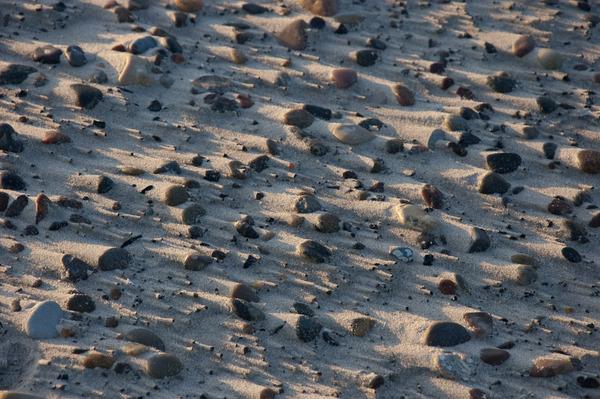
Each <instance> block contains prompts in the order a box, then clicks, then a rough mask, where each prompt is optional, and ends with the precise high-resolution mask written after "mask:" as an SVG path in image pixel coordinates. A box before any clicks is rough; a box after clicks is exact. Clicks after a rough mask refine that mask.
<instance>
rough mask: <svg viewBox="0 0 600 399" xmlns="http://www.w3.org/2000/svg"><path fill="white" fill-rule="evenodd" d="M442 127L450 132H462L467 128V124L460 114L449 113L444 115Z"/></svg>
mask: <svg viewBox="0 0 600 399" xmlns="http://www.w3.org/2000/svg"><path fill="white" fill-rule="evenodd" d="M444 127H445V128H446V129H448V130H450V131H451V132H462V131H465V130H467V129H468V128H469V124H468V122H467V120H466V119H465V118H463V117H462V116H460V115H457V114H449V115H446V116H445V117H444Z"/></svg>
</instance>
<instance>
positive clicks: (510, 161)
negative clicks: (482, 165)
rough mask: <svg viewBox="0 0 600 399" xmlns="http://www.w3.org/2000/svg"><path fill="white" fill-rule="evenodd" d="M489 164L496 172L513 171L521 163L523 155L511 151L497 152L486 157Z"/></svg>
mask: <svg viewBox="0 0 600 399" xmlns="http://www.w3.org/2000/svg"><path fill="white" fill-rule="evenodd" d="M486 161H487V165H488V167H489V168H490V170H492V171H493V172H496V173H501V174H503V173H511V172H514V171H515V170H517V169H518V168H519V166H520V165H521V156H519V154H515V153H511V152H496V153H493V154H489V155H488V156H487V157H486Z"/></svg>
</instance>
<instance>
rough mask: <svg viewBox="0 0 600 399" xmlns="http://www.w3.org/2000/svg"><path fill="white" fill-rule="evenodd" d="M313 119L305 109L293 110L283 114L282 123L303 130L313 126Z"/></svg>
mask: <svg viewBox="0 0 600 399" xmlns="http://www.w3.org/2000/svg"><path fill="white" fill-rule="evenodd" d="M314 121H315V117H314V116H313V115H312V114H311V113H310V112H308V111H306V110H305V109H293V110H290V111H288V112H286V113H285V115H284V116H283V123H285V124H286V125H290V126H296V127H298V128H300V129H305V128H307V127H309V126H310V125H312V124H313V122H314Z"/></svg>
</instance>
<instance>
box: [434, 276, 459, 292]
mask: <svg viewBox="0 0 600 399" xmlns="http://www.w3.org/2000/svg"><path fill="white" fill-rule="evenodd" d="M456 288H457V286H456V283H455V282H454V281H453V280H450V279H449V278H443V279H441V280H440V281H439V282H438V290H439V291H440V292H441V293H442V294H444V295H456Z"/></svg>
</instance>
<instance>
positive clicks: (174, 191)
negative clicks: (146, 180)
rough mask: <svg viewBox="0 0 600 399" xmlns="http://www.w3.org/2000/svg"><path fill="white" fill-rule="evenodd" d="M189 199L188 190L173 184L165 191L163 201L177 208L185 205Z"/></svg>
mask: <svg viewBox="0 0 600 399" xmlns="http://www.w3.org/2000/svg"><path fill="white" fill-rule="evenodd" d="M188 199H189V196H188V193H187V190H186V188H185V187H184V186H181V185H178V184H173V185H171V186H169V187H167V189H166V190H165V192H164V194H163V201H164V202H165V204H167V205H169V206H177V205H181V204H183V203H185V202H186V201H187V200H188Z"/></svg>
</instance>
